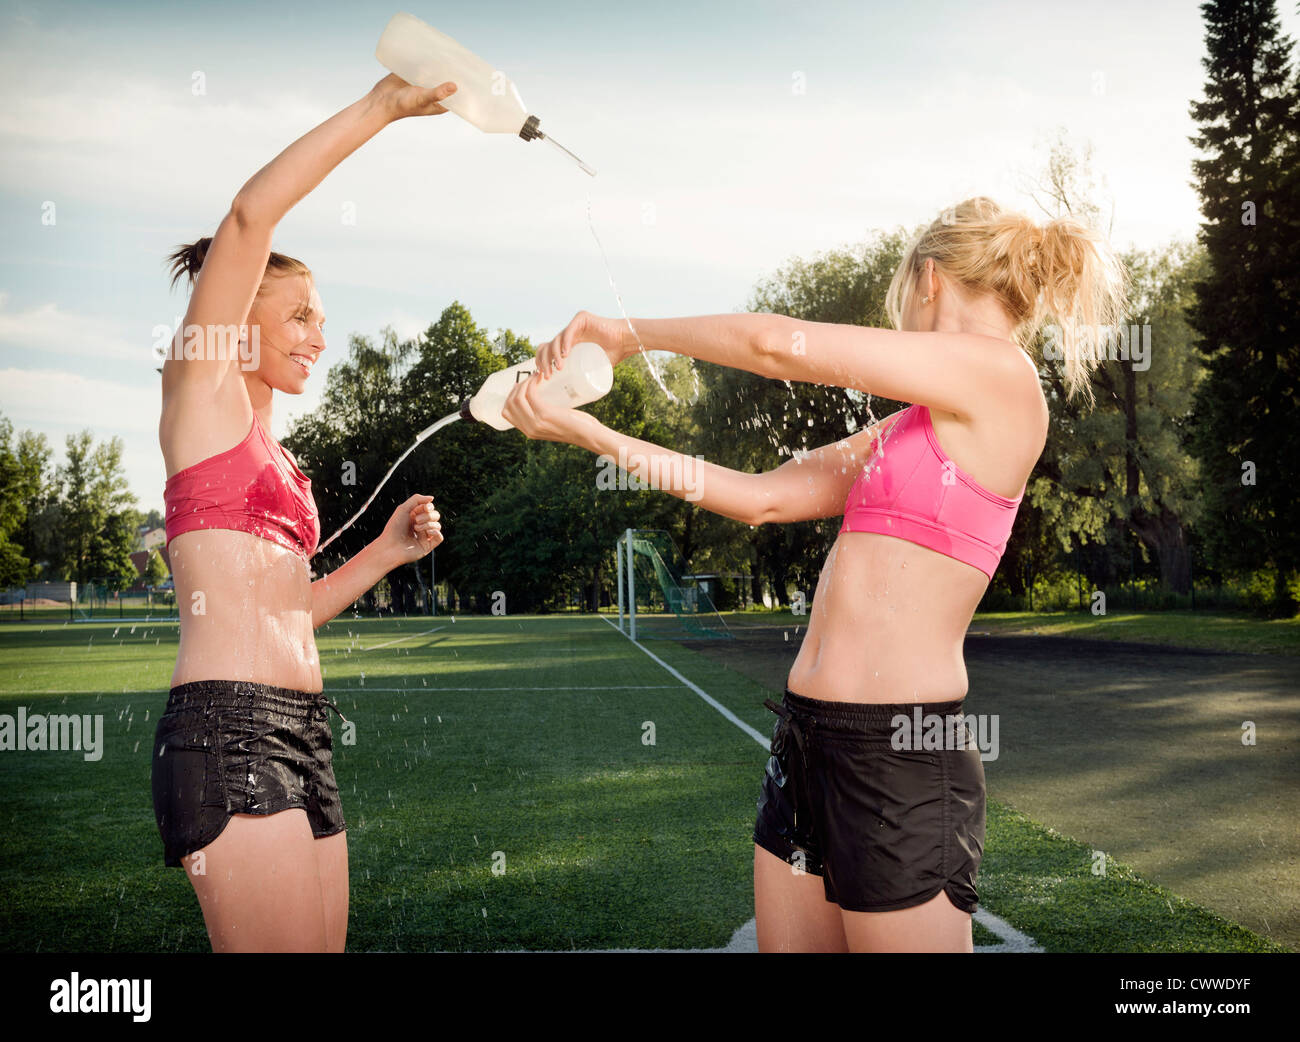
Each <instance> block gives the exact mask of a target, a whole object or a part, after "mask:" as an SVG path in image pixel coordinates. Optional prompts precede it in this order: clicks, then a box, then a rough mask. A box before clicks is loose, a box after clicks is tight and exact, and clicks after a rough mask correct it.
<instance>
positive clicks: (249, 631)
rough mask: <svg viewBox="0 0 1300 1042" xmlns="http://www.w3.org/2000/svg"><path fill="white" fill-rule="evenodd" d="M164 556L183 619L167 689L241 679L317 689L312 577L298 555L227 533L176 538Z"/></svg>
mask: <svg viewBox="0 0 1300 1042" xmlns="http://www.w3.org/2000/svg"><path fill="white" fill-rule="evenodd" d="M168 555H169V557H170V559H171V568H172V576H173V578H174V579H175V581H176V604H177V609H178V611H179V613H180V620H181V622H180V625H181V635H180V650H179V652H178V654H177V657H176V668H175V670H174V671H173V672H172V681H171V682H172V686H173V687H175V686H176V685H178V684H185V683H189V682H191V681H195V680H246V681H252V682H254V683H259V684H271V685H273V686H275V687H287V688H293V689H294V690H297V691H309V692H318V691H320V690H322V687H323V685H322V684H321V673H320V659H319V657H318V655H317V653H316V635H315V630H314V629H313V628H312V607H311V605H312V595H311V574H310V572H309V571H308V569H307V564H306V562H304V561H303V559H302V558H301V557H299V556H298V555H297V554H295V553H294V552H293V551H291V550H287V549H285V548H284V547H282V546H279V545H277V544H275V543H273V542H271V541H270V540H268V539H262V538H259V537H258V536H255V535H250V534H249V533H247V532H237V531H230V530H226V529H213V530H210V531H192V532H185V533H183V534H181V535H178V536H177V537H176V538H175V539H173V540H172V541H171V543H170V544H169V546H168Z"/></svg>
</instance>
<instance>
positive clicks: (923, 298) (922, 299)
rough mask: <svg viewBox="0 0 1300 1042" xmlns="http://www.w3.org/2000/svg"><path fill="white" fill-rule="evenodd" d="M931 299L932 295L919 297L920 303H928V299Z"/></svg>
mask: <svg viewBox="0 0 1300 1042" xmlns="http://www.w3.org/2000/svg"><path fill="white" fill-rule="evenodd" d="M933 299H934V298H933V297H922V298H921V303H922V304H928V303H930V301H931V300H933Z"/></svg>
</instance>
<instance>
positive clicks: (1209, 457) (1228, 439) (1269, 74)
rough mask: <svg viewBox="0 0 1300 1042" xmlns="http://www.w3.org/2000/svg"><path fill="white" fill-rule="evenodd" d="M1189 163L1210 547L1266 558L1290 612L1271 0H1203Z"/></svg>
mask: <svg viewBox="0 0 1300 1042" xmlns="http://www.w3.org/2000/svg"><path fill="white" fill-rule="evenodd" d="M1201 12H1202V14H1203V16H1204V18H1205V26H1206V33H1205V41H1206V51H1207V54H1206V57H1205V58H1204V59H1203V60H1202V64H1203V65H1204V67H1205V70H1206V73H1207V78H1206V84H1205V100H1204V101H1201V102H1194V103H1193V104H1192V106H1191V114H1192V117H1193V118H1194V119H1195V120H1196V122H1197V123H1198V124H1199V126H1200V133H1199V134H1198V135H1196V136H1195V137H1193V138H1192V139H1191V140H1192V141H1193V143H1194V144H1195V145H1196V146H1197V147H1198V148H1199V149H1201V151H1202V152H1203V154H1204V158H1202V159H1197V160H1195V161H1194V162H1193V169H1194V172H1195V182H1194V183H1195V185H1196V188H1197V190H1198V191H1199V193H1200V196H1201V211H1202V215H1203V217H1204V221H1203V222H1202V224H1201V230H1200V241H1201V242H1202V243H1203V245H1204V246H1205V249H1206V253H1207V256H1208V262H1209V267H1208V273H1207V275H1206V277H1205V278H1204V280H1202V281H1201V282H1199V283H1198V284H1197V286H1196V302H1195V303H1194V305H1193V307H1192V309H1191V314H1190V316H1189V318H1190V322H1191V325H1192V327H1193V329H1194V330H1195V331H1196V333H1197V334H1198V336H1199V343H1198V347H1199V349H1200V351H1201V352H1202V353H1203V354H1204V356H1205V359H1206V364H1207V368H1208V370H1209V372H1208V377H1207V379H1206V380H1205V381H1204V383H1203V384H1202V385H1201V387H1200V388H1199V390H1198V393H1197V399H1196V409H1195V413H1194V415H1195V418H1196V427H1195V431H1194V435H1193V437H1192V439H1191V446H1192V450H1193V451H1194V452H1195V453H1196V455H1197V456H1198V457H1199V459H1200V460H1201V463H1202V473H1203V474H1204V477H1205V480H1204V499H1205V501H1204V507H1205V517H1206V522H1205V525H1204V529H1205V546H1206V550H1207V553H1208V554H1209V555H1210V557H1211V559H1212V561H1213V562H1214V563H1215V564H1217V565H1218V566H1219V567H1222V568H1226V569H1240V570H1245V569H1255V568H1259V567H1261V566H1265V565H1268V566H1271V567H1272V568H1274V569H1275V574H1276V580H1275V586H1274V606H1275V609H1276V610H1277V611H1278V612H1279V613H1280V614H1285V615H1290V614H1292V613H1293V612H1294V610H1295V602H1294V600H1293V598H1292V597H1291V595H1290V593H1289V591H1288V588H1287V586H1288V580H1289V579H1290V578H1291V577H1292V576H1293V575H1294V573H1295V571H1296V569H1297V567H1298V566H1300V517H1297V497H1296V487H1297V481H1300V472H1298V471H1300V468H1298V467H1297V460H1300V454H1297V453H1296V451H1295V446H1294V444H1293V431H1294V427H1295V417H1296V415H1297V406H1300V401H1297V388H1296V373H1297V367H1298V364H1300V265H1298V264H1297V260H1296V258H1297V255H1298V254H1297V248H1296V242H1297V221H1298V220H1300V192H1298V191H1297V173H1296V166H1297V162H1296V161H1297V142H1296V137H1297V121H1298V120H1300V101H1298V98H1300V91H1298V90H1297V80H1296V78H1295V76H1294V74H1293V72H1292V70H1291V67H1290V59H1291V51H1292V41H1291V40H1290V38H1289V37H1286V36H1283V35H1282V33H1281V31H1280V29H1279V26H1278V19H1277V11H1276V7H1275V5H1274V3H1273V2H1272V0H1212V2H1209V3H1205V4H1202V5H1201Z"/></svg>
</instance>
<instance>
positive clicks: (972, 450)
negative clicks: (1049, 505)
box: [930, 337, 1050, 498]
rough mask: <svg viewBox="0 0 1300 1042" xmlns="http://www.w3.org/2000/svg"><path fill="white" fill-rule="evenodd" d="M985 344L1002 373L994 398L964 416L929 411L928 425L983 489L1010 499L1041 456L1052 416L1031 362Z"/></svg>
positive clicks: (1006, 345) (1002, 345)
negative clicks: (995, 355)
mask: <svg viewBox="0 0 1300 1042" xmlns="http://www.w3.org/2000/svg"><path fill="white" fill-rule="evenodd" d="M987 339H988V340H989V348H990V350H993V351H996V352H997V353H998V354H999V358H998V363H1000V365H1001V372H1002V374H1003V375H1002V378H1001V379H999V380H998V381H997V382H996V384H995V391H994V393H992V394H990V395H989V396H988V397H987V398H986V400H984V401H981V402H978V403H974V404H973V406H972V408H971V409H970V413H969V415H968V416H965V417H962V416H957V415H955V414H952V413H947V412H936V411H935V410H933V409H931V415H930V422H931V425H932V427H933V428H934V433H935V436H936V437H937V438H938V439H939V443H940V446H941V447H942V448H943V450H944V452H945V454H946V455H947V456H948V458H949V459H951V460H952V461H953V462H954V463H956V465H957V466H958V467H960V468H962V470H964V471H965V472H966V473H968V474H970V475H971V476H972V477H974V478H975V480H976V481H978V482H979V483H980V484H981V485H983V486H984V487H985V488H987V489H990V490H991V491H993V492H997V493H999V494H1001V495H1004V496H1008V497H1012V498H1014V497H1015V496H1017V495H1019V494H1020V492H1021V490H1022V489H1023V487H1024V484H1025V481H1026V480H1027V479H1028V476H1029V474H1030V472H1031V471H1032V470H1033V468H1034V465H1035V464H1036V463H1037V462H1038V458H1039V456H1041V455H1042V452H1043V447H1044V446H1045V445H1046V443H1047V427H1048V422H1049V415H1050V414H1049V412H1048V408H1047V399H1046V398H1044V396H1043V390H1042V385H1041V383H1040V382H1039V378H1038V367H1037V366H1036V365H1035V364H1034V361H1033V359H1032V358H1030V357H1029V355H1028V354H1026V353H1025V352H1024V351H1022V350H1021V349H1020V348H1019V347H1017V346H1015V345H1014V344H1012V343H1010V342H1009V341H1005V340H1003V341H995V340H994V339H993V338H991V337H990V338H987Z"/></svg>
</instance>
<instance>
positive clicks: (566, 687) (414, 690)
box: [327, 684, 677, 695]
mask: <svg viewBox="0 0 1300 1042" xmlns="http://www.w3.org/2000/svg"><path fill="white" fill-rule="evenodd" d="M670 689H671V690H673V691H676V690H677V685H676V684H599V685H596V686H592V687H578V686H574V685H572V684H562V685H560V686H559V687H538V686H537V685H536V684H530V685H529V686H528V687H483V686H482V685H480V684H474V685H472V686H470V687H371V686H370V685H369V684H364V685H358V686H356V687H332V688H329V689H328V692H327V693H332V694H336V695H337V694H342V693H343V692H345V691H382V692H384V693H389V692H406V693H407V694H419V693H420V692H422V691H667V690H670Z"/></svg>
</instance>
